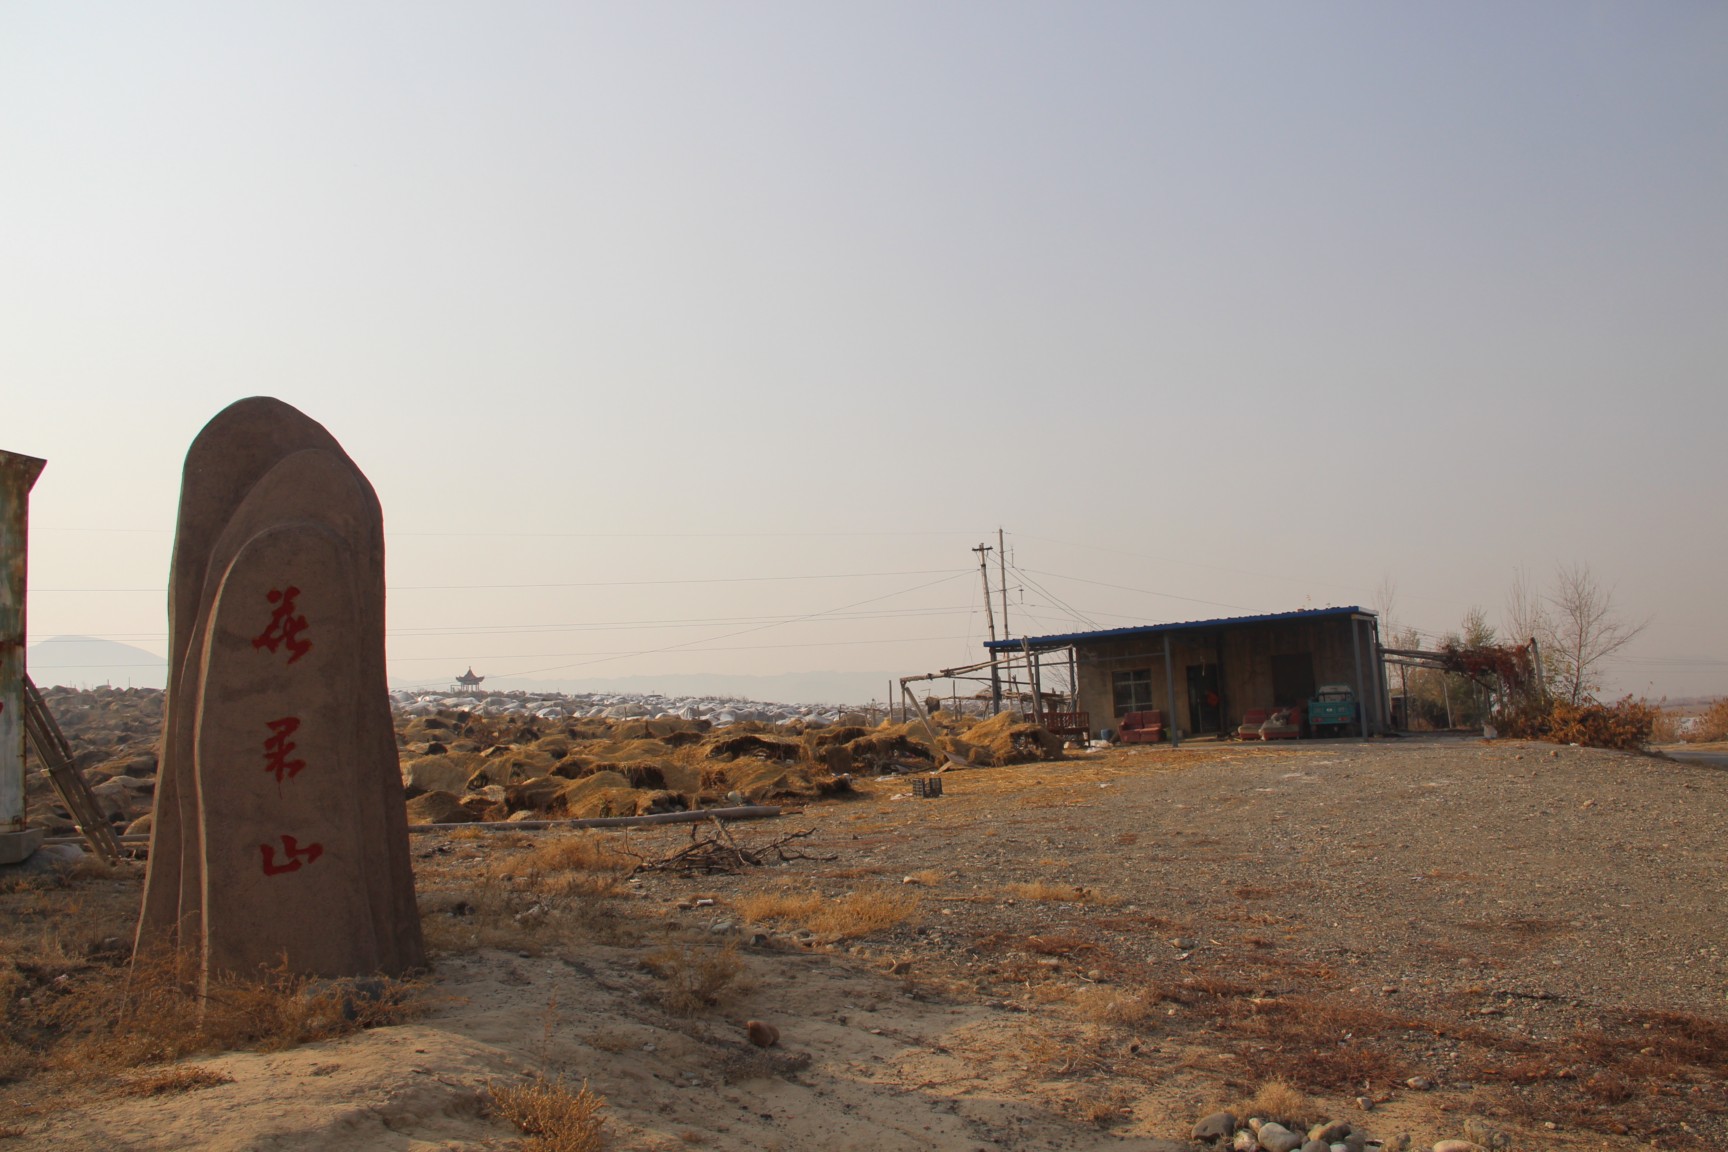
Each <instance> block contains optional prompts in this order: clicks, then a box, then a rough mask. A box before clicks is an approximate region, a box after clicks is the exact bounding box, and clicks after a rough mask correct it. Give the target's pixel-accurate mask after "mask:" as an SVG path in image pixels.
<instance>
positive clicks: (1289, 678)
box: [1272, 652, 1314, 708]
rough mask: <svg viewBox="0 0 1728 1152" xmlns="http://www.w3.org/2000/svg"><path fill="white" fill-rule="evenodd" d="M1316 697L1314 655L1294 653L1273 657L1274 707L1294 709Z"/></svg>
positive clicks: (1310, 653)
mask: <svg viewBox="0 0 1728 1152" xmlns="http://www.w3.org/2000/svg"><path fill="white" fill-rule="evenodd" d="M1313 695H1314V654H1313V653H1312V652H1292V653H1291V654H1290V655H1288V656H1274V657H1272V706H1273V707H1274V708H1294V707H1296V706H1297V705H1298V704H1306V703H1308V700H1309V698H1310V697H1311V696H1313Z"/></svg>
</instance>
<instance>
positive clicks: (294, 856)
mask: <svg viewBox="0 0 1728 1152" xmlns="http://www.w3.org/2000/svg"><path fill="white" fill-rule="evenodd" d="M278 839H280V840H281V841H282V863H280V864H278V863H276V849H275V848H273V847H272V846H271V845H269V844H260V845H258V851H260V852H262V853H263V854H264V875H266V876H280V875H282V874H283V873H284V872H298V871H300V865H301V864H310V863H312V862H313V861H314V860H316V859H318V857H320V856H322V855H324V845H322V844H308V845H306V847H304V848H302V847H300V842H299V841H298V840H296V839H294V837H292V836H281V837H278Z"/></svg>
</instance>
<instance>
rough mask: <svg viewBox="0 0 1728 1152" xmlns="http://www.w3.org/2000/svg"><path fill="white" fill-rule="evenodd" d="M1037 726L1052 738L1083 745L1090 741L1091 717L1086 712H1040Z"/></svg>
mask: <svg viewBox="0 0 1728 1152" xmlns="http://www.w3.org/2000/svg"><path fill="white" fill-rule="evenodd" d="M1038 724H1039V726H1040V727H1042V728H1043V729H1044V730H1045V731H1046V732H1049V733H1050V734H1052V735H1054V736H1066V737H1068V738H1069V739H1070V740H1074V741H1077V742H1079V743H1081V744H1084V743H1085V742H1086V741H1088V740H1090V739H1092V717H1091V715H1090V714H1089V713H1086V712H1040V713H1039V714H1038Z"/></svg>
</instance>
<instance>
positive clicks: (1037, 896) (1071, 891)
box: [1006, 880, 1113, 904]
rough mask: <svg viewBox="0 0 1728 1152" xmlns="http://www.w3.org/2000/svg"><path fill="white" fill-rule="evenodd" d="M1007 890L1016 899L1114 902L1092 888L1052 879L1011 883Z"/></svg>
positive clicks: (1063, 902)
mask: <svg viewBox="0 0 1728 1152" xmlns="http://www.w3.org/2000/svg"><path fill="white" fill-rule="evenodd" d="M1006 891H1007V893H1008V895H1010V896H1012V897H1014V898H1015V899H1016V900H1040V901H1044V902H1047V903H1053V904H1054V903H1062V904H1109V903H1113V901H1110V900H1106V899H1105V898H1104V897H1102V896H1100V895H1099V894H1098V893H1097V892H1096V891H1095V890H1093V889H1091V888H1080V887H1077V886H1075V885H1073V884H1057V883H1055V882H1053V881H1050V880H1032V881H1029V882H1025V883H1019V884H1010V885H1008V887H1007V889H1006Z"/></svg>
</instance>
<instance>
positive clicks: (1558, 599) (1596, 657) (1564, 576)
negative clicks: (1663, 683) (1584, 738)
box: [1547, 564, 1650, 704]
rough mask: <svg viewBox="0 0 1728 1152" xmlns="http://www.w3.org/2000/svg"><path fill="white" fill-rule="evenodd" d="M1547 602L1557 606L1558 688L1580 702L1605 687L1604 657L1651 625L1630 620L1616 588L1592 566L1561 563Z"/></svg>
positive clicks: (1554, 632) (1554, 623)
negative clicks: (1618, 606) (1621, 608)
mask: <svg viewBox="0 0 1728 1152" xmlns="http://www.w3.org/2000/svg"><path fill="white" fill-rule="evenodd" d="M1547 602H1548V605H1549V607H1551V608H1552V610H1553V615H1552V616H1551V617H1550V618H1549V626H1550V628H1552V635H1553V639H1552V644H1553V646H1554V651H1553V652H1552V653H1551V655H1552V658H1553V661H1554V664H1555V666H1556V668H1557V670H1558V671H1559V674H1560V676H1559V683H1558V685H1557V687H1558V689H1559V691H1560V692H1561V693H1562V694H1563V695H1565V696H1566V698H1567V699H1569V700H1571V702H1572V703H1573V704H1577V703H1578V702H1579V701H1581V700H1583V699H1584V697H1585V696H1586V695H1587V694H1588V693H1591V692H1594V691H1595V690H1596V689H1597V688H1599V687H1601V684H1600V676H1601V668H1602V663H1603V661H1605V660H1607V659H1608V657H1610V656H1612V655H1614V653H1616V652H1618V651H1620V649H1622V648H1624V647H1626V645H1628V644H1630V643H1631V642H1632V641H1633V640H1634V639H1636V638H1637V636H1638V634H1639V633H1640V632H1642V631H1644V629H1645V628H1647V627H1649V626H1650V619H1649V618H1648V617H1646V618H1645V619H1643V620H1641V621H1638V622H1637V623H1632V622H1630V621H1627V620H1625V619H1624V618H1622V617H1621V615H1620V613H1619V611H1618V610H1617V609H1616V608H1615V606H1614V590H1613V589H1612V588H1607V587H1604V586H1603V584H1602V582H1601V580H1599V579H1598V578H1597V576H1596V574H1595V573H1594V572H1592V571H1591V570H1590V566H1589V565H1588V564H1573V565H1571V566H1570V567H1562V568H1560V569H1559V570H1558V571H1557V572H1555V574H1554V588H1553V591H1551V592H1550V593H1549V594H1548V597H1547Z"/></svg>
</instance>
